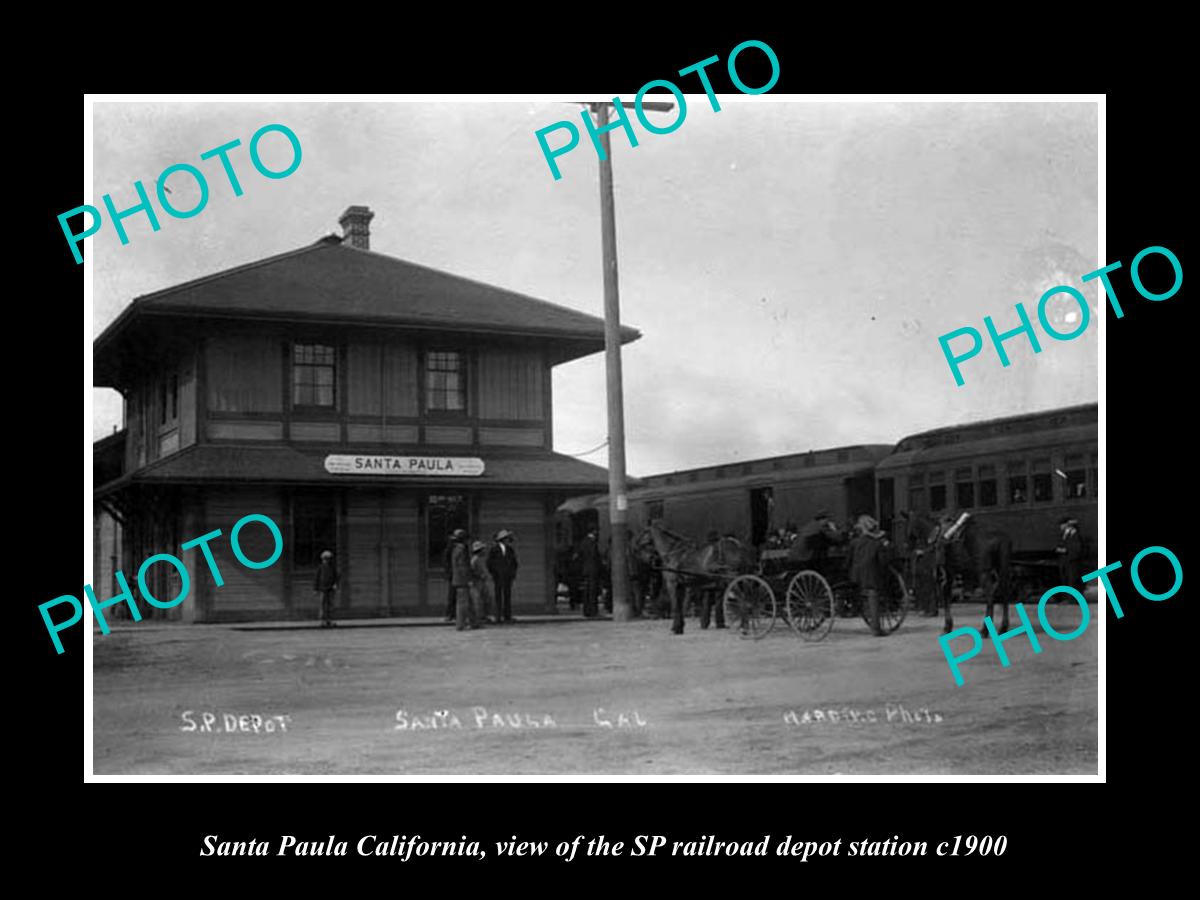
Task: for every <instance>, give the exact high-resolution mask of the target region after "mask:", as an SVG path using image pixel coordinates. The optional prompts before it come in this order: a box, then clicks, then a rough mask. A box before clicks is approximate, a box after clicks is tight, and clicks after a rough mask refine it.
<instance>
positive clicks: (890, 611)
mask: <svg viewBox="0 0 1200 900" xmlns="http://www.w3.org/2000/svg"><path fill="white" fill-rule="evenodd" d="M888 574H889V575H890V576H891V578H890V579H889V586H888V589H887V590H886V591H881V592H880V597H879V628H880V630H881V631H883V633H884V634H891V633H892V632H893V631H895V630H896V629H897V628H899V627H900V625H901V623H902V622H903V621H904V617H905V616H906V615H908V607H909V605H910V604H909V601H908V585H907V584H905V583H904V576H903V575H901V574H900V573H899V572H897V571H896V570H895V569H891V568H889V569H888ZM870 615H871V613H870V610H868V609H867V604H866V601H865V600H864V601H863V604H862V619H863V621H864V622H866V623H867V627H870V625H871V619H870Z"/></svg>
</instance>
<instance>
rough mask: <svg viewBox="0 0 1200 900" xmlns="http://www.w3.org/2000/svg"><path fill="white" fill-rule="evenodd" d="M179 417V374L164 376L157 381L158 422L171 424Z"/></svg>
mask: <svg viewBox="0 0 1200 900" xmlns="http://www.w3.org/2000/svg"><path fill="white" fill-rule="evenodd" d="M178 419H179V375H178V374H172V375H167V376H164V377H163V379H162V380H161V381H160V382H159V383H158V424H159V425H173V424H174V423H175V422H177V421H178Z"/></svg>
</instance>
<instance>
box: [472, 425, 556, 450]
mask: <svg viewBox="0 0 1200 900" xmlns="http://www.w3.org/2000/svg"><path fill="white" fill-rule="evenodd" d="M545 442H546V435H545V433H544V432H543V431H542V429H540V428H480V429H479V443H481V444H488V445H492V446H497V447H541V446H542V445H543V444H544V443H545Z"/></svg>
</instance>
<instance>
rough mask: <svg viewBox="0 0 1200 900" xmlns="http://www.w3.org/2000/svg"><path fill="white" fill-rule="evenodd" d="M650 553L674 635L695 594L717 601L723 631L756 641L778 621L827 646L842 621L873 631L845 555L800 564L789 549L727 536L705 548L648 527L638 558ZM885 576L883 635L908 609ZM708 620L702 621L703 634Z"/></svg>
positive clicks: (902, 590) (899, 580) (903, 592)
mask: <svg viewBox="0 0 1200 900" xmlns="http://www.w3.org/2000/svg"><path fill="white" fill-rule="evenodd" d="M651 550H653V552H654V553H655V554H656V556H657V561H656V563H655V565H656V566H657V567H658V569H659V570H660V571H661V573H662V576H663V581H664V588H665V589H666V591H667V596H668V597H669V598H670V601H671V605H672V608H673V610H674V620H675V621H674V630H675V632H676V633H682V631H683V606H684V597H683V595H684V594H686V593H688V592H689V591H696V590H698V591H700V592H701V593H702V594H703V595H704V596H705V598H706V599H705V606H706V608H707V605H708V602H709V601H708V598H709V597H712V596H713V595H714V594H716V595H718V597H719V599H718V600H717V610H718V615H719V621H718V627H720V626H721V625H722V624H723V623H724V622H726V621H728V622H729V623H731V624H733V625H735V626H736V629H737V631H738V633H739V634H740V635H742V636H743V637H749V638H753V639H755V640H758V639H761V638H764V637H766V636H767V634H769V633H770V632H771V631H772V629H774V627H775V623H776V622H777V621H779V620H780V619H782V620H783V621H784V622H785V623H786V624H787V626H788V627H789V629H790V630H791V632H792V633H793V634H795V635H797V636H799V637H801V638H804V639H805V640H809V641H819V640H822V639H823V638H825V637H826V636H827V635H828V634H829V632H830V630H831V629H832V628H833V625H834V622H835V621H836V620H837V619H838V618H839V617H858V616H861V617H862V618H863V620H864V621H867V624H868V625H870V621H869V612H868V610H867V604H866V603H865V601H864V598H863V597H862V596H861V592H860V590H859V588H858V585H856V584H855V583H854V582H852V581H851V580H850V578H849V576H848V571H847V563H846V558H845V556H844V555H843V554H839V553H832V554H828V555H822V556H821V557H820V558H819V559H818V560H815V561H810V562H800V561H799V559H798V557H797V556H796V555H795V554H794V553H793V552H792V551H791V550H790V549H789V548H774V549H765V550H763V551H762V552H761V553H755V552H754V550H753V549H752V548H750V547H748V546H746V545H745V544H743V543H742V542H741V541H739V540H737V539H736V538H733V537H728V536H726V537H721V538H716V539H715V540H710V541H709V543H708V544H704V545H701V544H698V543H696V542H694V541H691V540H689V539H688V538H686V537H684V536H683V535H679V534H676V533H674V532H671V531H669V530H668V529H665V528H662V527H661V526H658V525H651V526H650V527H649V528H647V529H646V531H645V532H643V534H642V535H641V536H640V537H639V538H638V540H637V541H636V542H635V546H634V552H635V553H641V554H646V553H648V552H649V551H651ZM888 572H889V575H888V579H887V582H888V583H887V587H886V588H885V589H884V590H881V591H880V598H879V607H880V608H879V626H880V629H881V630H882V631H883V632H884V633H890V632H893V631H895V630H896V629H897V628H899V627H900V624H901V623H902V622H903V621H904V617H905V615H906V614H907V611H908V607H909V594H908V587H907V585H906V584H905V583H904V578H903V577H902V576H901V574H900V573H899V572H898V571H897V570H896V569H895V567H888ZM707 618H708V616H707V614H705V615H704V617H703V620H702V626H703V624H705V623H706V621H707Z"/></svg>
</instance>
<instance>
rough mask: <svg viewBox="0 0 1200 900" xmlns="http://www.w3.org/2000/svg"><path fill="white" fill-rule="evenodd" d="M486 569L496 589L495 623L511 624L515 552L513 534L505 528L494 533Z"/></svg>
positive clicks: (515, 564)
mask: <svg viewBox="0 0 1200 900" xmlns="http://www.w3.org/2000/svg"><path fill="white" fill-rule="evenodd" d="M487 568H488V571H489V572H490V573H491V575H492V583H493V584H494V585H495V587H496V621H497V622H513V621H515V620H514V619H513V615H512V583H513V580H514V579H515V578H516V577H517V551H516V550H515V549H514V548H513V533H512V532H511V531H509V530H508V529H507V528H501V529H500V530H499V531H497V532H496V543H494V544H492V549H491V550H490V551H489V552H488V559H487Z"/></svg>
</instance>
